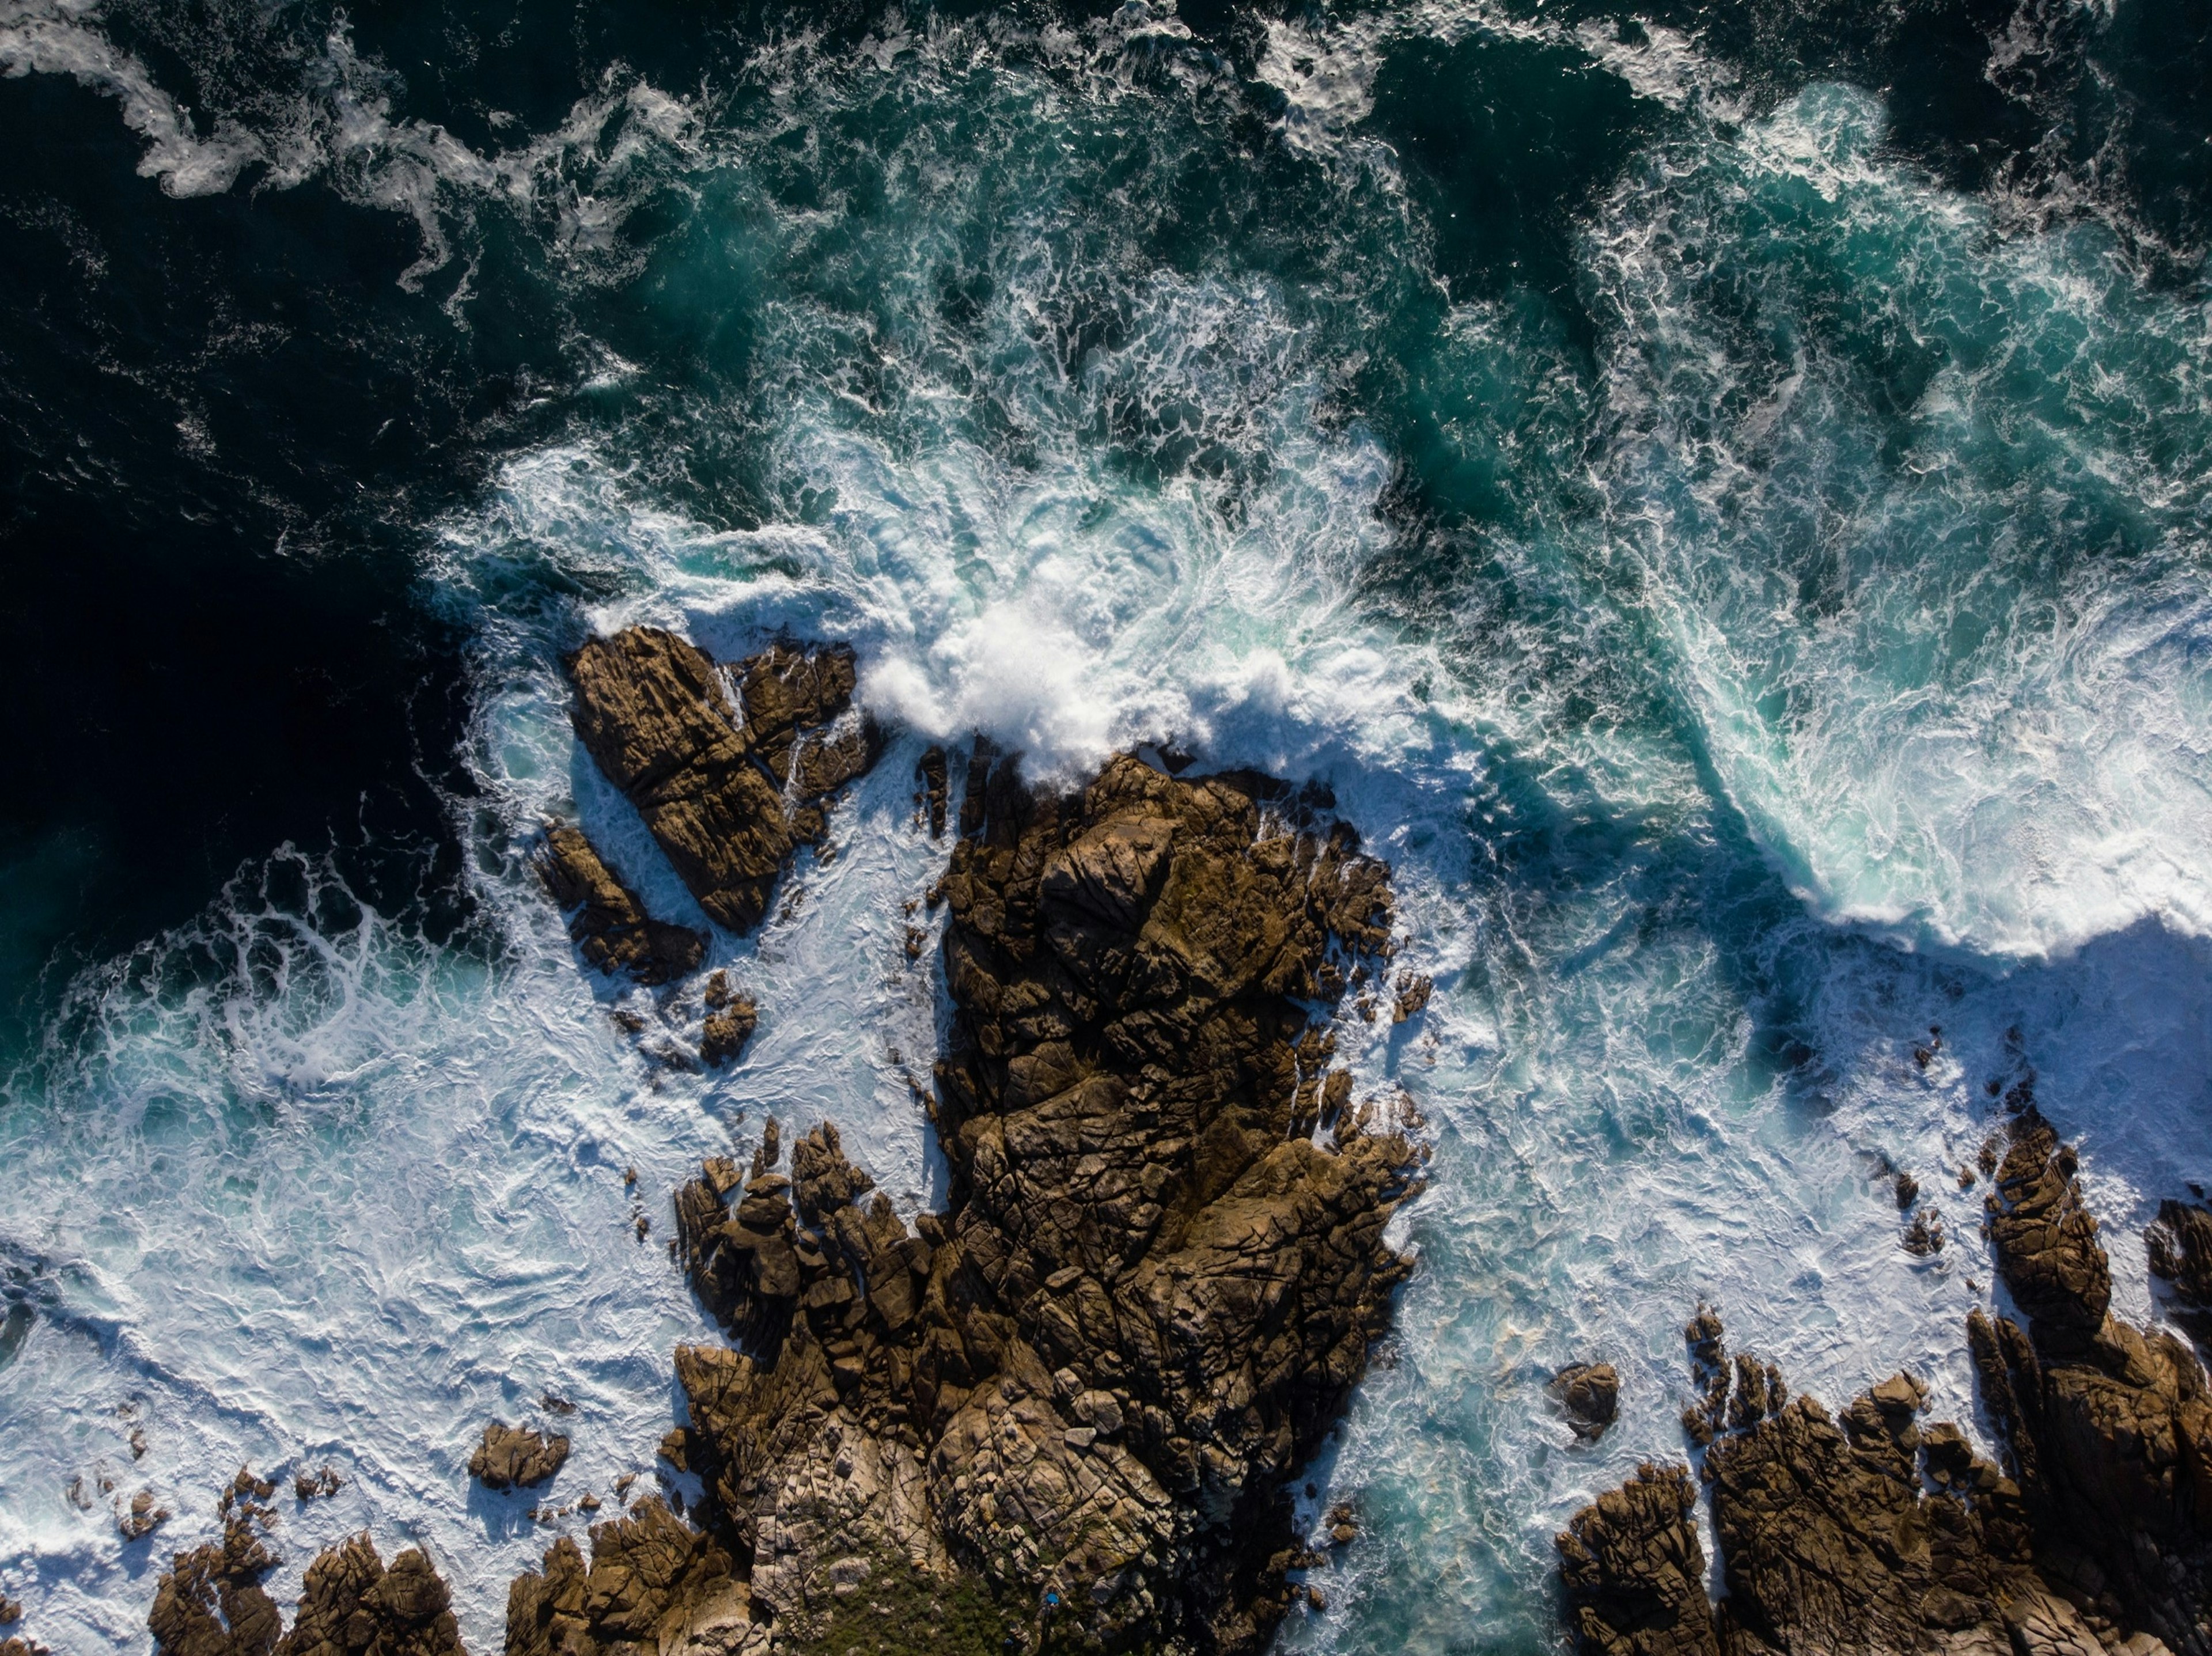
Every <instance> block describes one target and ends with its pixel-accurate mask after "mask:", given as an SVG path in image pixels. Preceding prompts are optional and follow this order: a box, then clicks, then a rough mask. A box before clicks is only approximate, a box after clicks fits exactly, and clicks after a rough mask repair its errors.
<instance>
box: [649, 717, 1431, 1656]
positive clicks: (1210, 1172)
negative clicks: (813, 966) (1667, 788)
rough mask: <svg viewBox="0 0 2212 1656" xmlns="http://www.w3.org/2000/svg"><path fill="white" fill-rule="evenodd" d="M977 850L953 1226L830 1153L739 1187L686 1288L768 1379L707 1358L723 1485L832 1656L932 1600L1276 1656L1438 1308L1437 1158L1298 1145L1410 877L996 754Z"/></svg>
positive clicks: (983, 761)
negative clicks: (864, 1594) (1414, 1279)
mask: <svg viewBox="0 0 2212 1656" xmlns="http://www.w3.org/2000/svg"><path fill="white" fill-rule="evenodd" d="M960 822H961V829H962V837H961V839H960V840H959V841H958V843H957V844H956V846H955V847H954V849H953V852H952V856H951V865H950V867H949V868H948V870H947V872H946V875H945V879H944V882H943V883H942V887H941V895H942V899H943V901H944V903H945V907H946V908H947V911H948V916H947V923H946V926H945V943H944V949H945V967H946V980H947V985H948V989H949V992H950V993H951V998H952V1001H953V1005H954V1017H953V1028H952V1031H951V1035H950V1037H949V1039H948V1041H947V1045H946V1047H945V1052H944V1053H943V1054H942V1056H941V1059H940V1061H939V1065H937V1070H936V1080H937V1087H936V1089H935V1095H934V1098H933V1106H934V1119H935V1123H936V1126H937V1130H938V1133H939V1142H940V1143H941V1144H942V1145H943V1147H944V1149H945V1155H946V1157H947V1159H948V1161H949V1162H950V1163H951V1170H952V1180H951V1187H952V1189H953V1191H954V1192H955V1198H956V1199H955V1203H954V1205H953V1206H952V1208H951V1210H949V1211H947V1212H945V1213H943V1214H933V1215H924V1216H921V1220H920V1221H919V1222H917V1224H916V1226H915V1228H913V1229H911V1230H910V1229H909V1228H908V1226H907V1225H906V1224H905V1223H904V1222H902V1221H901V1220H900V1218H899V1217H898V1216H897V1215H896V1212H895V1211H894V1210H893V1209H892V1208H891V1206H890V1203H889V1202H888V1201H886V1200H885V1199H884V1198H883V1197H882V1196H881V1195H880V1194H878V1193H876V1192H874V1190H873V1186H872V1180H870V1179H869V1177H868V1175H867V1174H866V1172H864V1171H863V1170H861V1169H860V1168H856V1167H855V1166H854V1165H853V1163H852V1162H850V1161H849V1159H848V1157H847V1156H846V1155H845V1153H844V1149H843V1146H842V1143H841V1142H840V1140H839V1138H838V1137H837V1134H836V1131H835V1129H834V1128H833V1127H830V1126H828V1125H823V1126H820V1127H817V1128H816V1129H815V1130H813V1131H810V1132H808V1133H807V1134H805V1136H804V1137H801V1138H800V1139H799V1142H798V1143H797V1144H796V1146H795V1147H794V1148H793V1155H792V1161H791V1174H790V1176H789V1178H788V1179H787V1178H785V1177H784V1176H782V1175H781V1174H776V1173H775V1172H773V1171H771V1169H772V1168H774V1166H775V1159H776V1157H775V1153H774V1151H772V1150H769V1149H766V1147H764V1153H763V1156H761V1157H757V1158H756V1160H755V1162H754V1166H753V1169H752V1173H751V1175H750V1177H749V1178H746V1179H745V1180H743V1181H742V1182H740V1181H739V1180H738V1179H737V1177H736V1170H735V1168H734V1167H732V1166H731V1165H730V1164H728V1163H726V1162H719V1163H718V1162H709V1163H708V1164H707V1166H706V1167H705V1168H703V1169H702V1176H701V1177H700V1178H699V1179H697V1180H694V1181H692V1182H690V1184H687V1185H686V1186H684V1188H683V1189H682V1190H681V1191H680V1192H678V1197H677V1203H676V1208H677V1229H678V1258H679V1259H681V1261H682V1262H683V1263H684V1267H685V1269H686V1271H687V1272H688V1273H689V1275H690V1279H691V1281H692V1283H693V1285H694V1288H695V1289H696V1292H697V1293H698V1295H699V1297H700V1300H701V1301H702V1304H703V1305H704V1306H705V1307H707V1308H708V1310H709V1311H710V1312H711V1313H713V1314H714V1316H715V1317H716V1318H717V1319H719V1320H720V1321H721V1322H722V1323H723V1324H724V1325H725V1326H726V1327H727V1328H728V1329H729V1330H730V1331H732V1333H733V1334H735V1335H737V1336H738V1338H739V1339H740V1340H741V1342H742V1349H741V1350H728V1349H725V1348H720V1347H699V1348H690V1347H686V1348H684V1349H681V1350H679V1351H678V1354H677V1370H678V1379H679V1380H680V1382H681V1384H682V1386H683V1387H684V1393H685V1398H686V1401H687V1403H688V1404H689V1410H690V1429H689V1431H688V1433H687V1435H686V1441H685V1453H686V1456H687V1459H688V1462H689V1464H690V1466H691V1469H692V1470H693V1471H696V1472H698V1473H699V1474H700V1475H701V1476H702V1477H703V1478H704V1480H705V1481H706V1483H707V1485H708V1491H709V1495H710V1503H709V1504H710V1507H711V1508H712V1509H713V1510H714V1512H716V1513H718V1514H719V1515H720V1516H719V1519H718V1522H720V1524H721V1525H722V1526H724V1527H723V1528H722V1529H721V1530H720V1531H719V1532H718V1533H720V1534H721V1535H722V1536H723V1537H725V1538H726V1544H727V1545H728V1549H729V1551H730V1554H731V1556H733V1557H744V1558H750V1561H751V1567H750V1572H751V1573H750V1581H749V1583H748V1590H749V1591H750V1593H751V1595H752V1600H753V1604H754V1606H755V1611H756V1614H757V1615H759V1616H761V1617H768V1618H772V1625H773V1626H774V1627H775V1629H776V1630H777V1636H778V1637H779V1638H781V1639H787V1640H790V1641H793V1642H794V1644H795V1645H796V1646H798V1647H806V1645H807V1643H808V1641H811V1640H812V1639H814V1638H815V1637H816V1636H817V1635H821V1634H822V1633H823V1629H827V1628H829V1626H831V1625H833V1624H836V1617H838V1616H840V1615H841V1614H842V1613H843V1612H842V1611H841V1609H840V1605H841V1604H844V1603H845V1601H846V1599H848V1598H850V1597H851V1593H852V1590H853V1588H854V1583H855V1582H857V1581H859V1580H863V1579H865V1580H868V1581H870V1582H875V1581H878V1580H890V1579H911V1580H915V1581H918V1582H921V1583H923V1584H930V1583H934V1584H936V1585H935V1586H927V1585H925V1586H923V1587H922V1588H919V1589H917V1591H921V1592H924V1593H925V1594H927V1593H933V1592H941V1591H944V1590H945V1589H946V1588H947V1587H948V1586H949V1584H951V1583H954V1582H957V1581H965V1582H968V1583H970V1584H971V1585H972V1587H973V1590H974V1591H975V1592H976V1593H978V1594H980V1595H981V1598H983V1599H984V1600H985V1601H986V1602H989V1603H993V1604H1000V1605H1002V1606H1005V1607H1006V1610H1007V1613H1008V1615H1009V1616H1012V1617H1017V1618H1018V1621H1017V1625H1018V1624H1019V1621H1021V1620H1026V1619H1028V1618H1029V1617H1032V1616H1034V1615H1035V1614H1036V1608H1037V1606H1038V1605H1040V1604H1042V1603H1043V1602H1045V1597H1046V1595H1047V1594H1051V1595H1054V1597H1055V1598H1057V1600H1058V1602H1059V1605H1060V1608H1059V1610H1058V1611H1057V1612H1056V1620H1055V1627H1056V1628H1057V1629H1059V1632H1058V1633H1056V1635H1055V1637H1063V1636H1064V1637H1067V1638H1071V1639H1076V1640H1078V1641H1081V1642H1085V1643H1088V1642H1090V1641H1097V1642H1099V1643H1100V1644H1102V1645H1103V1646H1106V1647H1127V1646H1129V1645H1132V1644H1136V1643H1140V1642H1144V1641H1152V1642H1155V1643H1160V1644H1170V1643H1175V1642H1180V1643H1181V1644H1182V1645H1184V1646H1187V1647H1190V1648H1193V1649H1195V1650H1202V1651H1212V1652H1233V1653H1242V1652H1249V1651H1255V1650H1257V1649H1258V1648H1259V1647H1261V1646H1262V1645H1263V1644H1264V1643H1265V1642H1266V1641H1267V1638H1268V1637H1269V1636H1270V1635H1271V1634H1272V1632H1273V1629H1274V1627H1275V1625H1276V1623H1278V1622H1279V1620H1280V1618H1281V1617H1282V1616H1283V1615H1284V1614H1285V1613H1286V1611H1287V1610H1288V1609H1289V1607H1290V1606H1291V1604H1292V1603H1293V1602H1294V1601H1295V1600H1296V1599H1297V1598H1300V1597H1301V1596H1302V1592H1303V1590H1302V1589H1301V1588H1298V1587H1296V1586H1292V1585H1291V1582H1290V1581H1289V1580H1288V1573H1289V1572H1290V1571H1291V1570H1292V1569H1293V1568H1297V1567H1298V1566H1297V1562H1296V1561H1297V1560H1298V1559H1300V1558H1301V1557H1304V1556H1305V1555H1304V1551H1303V1550H1302V1548H1300V1547H1299V1545H1298V1544H1297V1538H1296V1537H1295V1536H1294V1535H1293V1534H1292V1533H1291V1513H1290V1510H1289V1508H1288V1507H1286V1506H1285V1505H1284V1504H1283V1503H1282V1502H1281V1501H1280V1500H1279V1494H1278V1492H1279V1490H1280V1489H1281V1487H1282V1485H1283V1483H1284V1482H1285V1479H1286V1478H1287V1477H1290V1476H1291V1474H1292V1473H1293V1472H1294V1471H1296V1469H1297V1466H1298V1465H1301V1464H1303V1463H1304V1462H1305V1461H1306V1460H1308V1459H1310V1458H1311V1457H1312V1455H1313V1454H1314V1453H1315V1452H1316V1450H1317V1449H1318V1447H1319V1446H1320V1443H1321V1441H1322V1436H1323V1435H1324V1434H1325V1433H1326V1431H1327V1430H1328V1428H1329V1427H1330V1425H1331V1424H1332V1423H1333V1422H1334V1420H1335V1419H1336V1418H1337V1417H1338V1416H1339V1415H1340V1412H1341V1410H1342V1409H1343V1406H1344V1404H1345V1402H1346V1399H1347V1398H1348V1397H1349V1394H1350V1392H1351V1389H1352V1386H1354V1385H1355V1384H1356V1383H1357V1382H1358V1379H1359V1378H1360V1376H1361V1374H1363V1373H1364V1369H1365V1366H1366V1362H1367V1353H1368V1350H1369V1348H1370V1345H1371V1344H1372V1343H1373V1342H1374V1340H1375V1339H1376V1338H1378V1337H1379V1336H1380V1335H1381V1334H1382V1333H1383V1331H1384V1329H1385V1328H1386V1327H1387V1326H1388V1323H1389V1314H1390V1299H1391V1295H1392V1292H1393V1290H1394V1289H1395V1287H1396V1286H1397V1284H1398V1283H1400V1282H1401V1281H1402V1280H1403V1278H1404V1277H1405V1275H1406V1274H1407V1271H1408V1270H1409V1269H1410V1262H1409V1261H1408V1260H1407V1259H1403V1258H1401V1257H1400V1256H1399V1255H1398V1254H1396V1253H1395V1252H1394V1251H1393V1250H1391V1249H1390V1248H1389V1247H1387V1246H1386V1245H1385V1244H1384V1242H1383V1228H1384V1227H1385V1226H1386V1225H1387V1223H1388V1222H1389V1217H1390V1216H1391V1214H1392V1213H1393V1212H1394V1211H1395V1209H1396V1207H1397V1205H1398V1204H1400V1203H1401V1202H1402V1201H1403V1200H1405V1199H1406V1198H1407V1195H1408V1194H1409V1193H1410V1191H1411V1189H1412V1184H1411V1177H1412V1173H1413V1167H1414V1165H1415V1162H1416V1159H1417V1158H1416V1156H1415V1153H1414V1150H1413V1146H1412V1145H1411V1144H1410V1143H1408V1142H1407V1140H1406V1139H1405V1138H1404V1137H1402V1136H1401V1135H1400V1134H1398V1133H1396V1132H1394V1131H1387V1130H1383V1129H1382V1128H1379V1127H1377V1126H1376V1125H1375V1123H1374V1122H1373V1120H1372V1119H1371V1116H1370V1118H1369V1119H1367V1121H1366V1124H1365V1125H1364V1127H1354V1128H1353V1129H1352V1131H1347V1132H1346V1134H1345V1136H1344V1137H1343V1141H1342V1147H1341V1148H1340V1149H1336V1150H1331V1149H1324V1148H1322V1147H1318V1146H1316V1145H1315V1144H1313V1143H1310V1142H1309V1141H1308V1140H1307V1139H1305V1138H1304V1137H1295V1136H1293V1135H1292V1134H1291V1125H1292V1124H1293V1121H1294V1119H1296V1118H1297V1114H1298V1112H1299V1110H1300V1108H1301V1107H1300V1105H1299V1104H1298V1102H1297V1097H1298V1091H1299V1089H1298V1084H1297V1083H1298V1079H1299V1075H1300V1059H1299V1058H1298V1044H1299V1042H1300V1041H1301V1040H1304V1038H1305V1035H1306V1033H1307V1029H1306V1014H1305V1013H1304V1010H1302V1008H1301V1007H1300V1006H1299V1004H1297V1003H1298V1001H1299V1000H1300V999H1308V998H1322V999H1324V1000H1326V999H1328V998H1330V995H1331V994H1332V993H1340V992H1341V990H1342V980H1341V978H1339V979H1338V980H1337V983H1336V987H1335V990H1334V992H1329V991H1325V990H1324V987H1323V983H1322V968H1323V967H1324V966H1325V965H1326V964H1327V963H1328V951H1329V950H1330V949H1331V948H1332V946H1334V947H1336V948H1340V949H1343V950H1344V951H1346V953H1349V954H1350V955H1352V956H1353V957H1354V958H1355V959H1356V958H1359V957H1363V956H1364V957H1367V958H1369V959H1372V958H1373V956H1374V955H1375V953H1376V951H1377V950H1379V949H1381V948H1382V946H1383V944H1384V943H1387V941H1388V938H1389V925H1390V914H1389V888H1388V884H1387V877H1386V875H1387V870H1384V869H1383V866H1382V865H1381V864H1377V863H1375V862H1373V861H1372V860H1371V859H1370V858H1365V857H1364V856H1362V855H1360V854H1359V852H1358V847H1357V844H1356V841H1355V840H1353V838H1352V835H1351V834H1350V832H1349V830H1348V829H1343V828H1337V829H1334V830H1330V831H1327V832H1324V831H1322V829H1320V828H1316V827H1315V826H1312V825H1311V823H1310V819H1309V818H1308V817H1307V816H1304V815H1303V814H1302V808H1301V807H1300V806H1299V805H1298V804H1297V802H1296V801H1295V800H1294V799H1293V798H1291V796H1290V795H1289V793H1288V792H1287V791H1285V790H1283V789H1280V788H1279V787H1277V786H1275V785H1273V784H1271V783H1269V782H1267V780H1266V779H1262V778H1257V777H1249V776H1238V777H1231V778H1220V777H1215V778H1207V779H1195V780H1179V779H1170V778H1168V777H1165V776H1163V775H1162V774H1161V773H1159V772H1158V771H1155V770H1153V769H1152V768H1151V767H1147V766H1146V765H1144V764H1142V763H1140V762H1139V761H1136V760H1134V759H1124V760H1117V761H1114V762H1113V763H1111V764H1109V766H1108V767H1106V768H1105V770H1104V771H1103V773H1101V775H1100V777H1099V778H1098V779H1097V781H1096V782H1094V783H1093V784H1092V786H1091V787H1090V788H1089V789H1087V790H1085V792H1083V793H1081V794H1079V795H1073V796H1067V797H1054V796H1050V795H1040V794H1037V793H1035V792H1031V791H1030V789H1029V788H1028V787H1027V786H1025V785H1024V783H1023V782H1022V780H1021V778H1020V773H1019V770H1018V764H1017V762H1016V761H1014V760H1013V759H1012V758H1011V757H1006V756H1003V755H999V754H997V753H996V752H995V751H994V750H992V749H989V748H988V746H987V744H981V743H979V744H978V750H977V752H976V754H975V757H974V758H973V760H972V761H971V762H970V764H969V780H968V788H967V795H966V798H964V799H963V804H962V810H961V814H960ZM1310 1056H1314V1057H1315V1058H1316V1060H1318V1056H1319V1049H1318V1046H1317V1045H1316V1047H1315V1051H1314V1052H1313V1053H1312V1054H1310ZM1225 1400H1229V1401H1227V1402H1226V1403H1225ZM860 1565H866V1567H867V1569H868V1570H869V1571H870V1572H872V1574H868V1575H866V1577H863V1576H861V1575H860V1574H857V1568H858V1566H860ZM841 1588H842V1589H844V1592H842V1594H841V1592H840V1589H841ZM870 1590H871V1591H873V1590H874V1589H873V1588H872V1587H871V1589H870Z"/></svg>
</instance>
